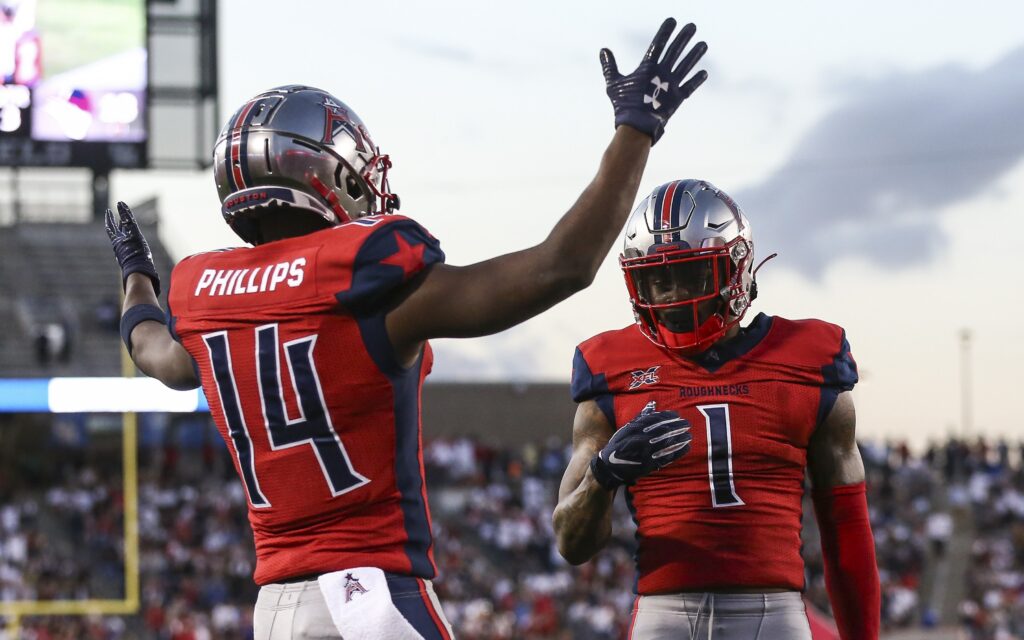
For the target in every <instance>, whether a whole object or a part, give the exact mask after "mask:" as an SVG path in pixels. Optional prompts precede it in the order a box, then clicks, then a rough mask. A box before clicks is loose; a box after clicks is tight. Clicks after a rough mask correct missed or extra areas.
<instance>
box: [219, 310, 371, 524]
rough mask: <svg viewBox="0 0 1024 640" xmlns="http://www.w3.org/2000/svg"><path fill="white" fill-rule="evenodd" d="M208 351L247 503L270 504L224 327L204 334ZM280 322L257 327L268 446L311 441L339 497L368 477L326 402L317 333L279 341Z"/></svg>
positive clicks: (257, 363) (259, 505) (329, 482)
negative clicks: (292, 401) (290, 392)
mask: <svg viewBox="0 0 1024 640" xmlns="http://www.w3.org/2000/svg"><path fill="white" fill-rule="evenodd" d="M203 342H205V343H206V349H207V351H208V352H209V354H210V364H211V365H212V367H213V377H214V380H215V381H216V383H217V393H218V395H219V396H220V404H221V407H222V409H223V411H224V419H225V421H226V422H227V425H228V431H229V432H230V434H231V442H232V444H233V445H234V448H235V456H236V457H237V458H238V468H239V469H240V470H241V474H242V481H243V482H244V483H245V490H246V492H247V493H248V494H249V503H250V504H252V506H253V507H256V508H265V507H269V506H270V501H269V500H267V497H266V496H265V495H264V494H263V490H262V489H261V488H260V483H259V479H258V478H257V477H256V460H255V452H254V450H253V446H252V438H250V437H249V427H248V426H247V425H246V423H245V415H244V413H243V412H242V406H241V401H240V400H239V396H238V386H237V384H236V383H235V373H234V370H233V369H232V366H231V362H232V360H231V348H230V346H229V345H228V335H227V332H226V331H218V332H216V333H208V334H206V335H204V336H203ZM278 345H279V342H278V335H277V325H276V324H268V325H264V326H262V327H258V328H257V329H256V367H257V370H256V371H257V379H258V381H259V391H260V400H261V404H262V405H263V406H262V410H263V424H264V427H265V428H266V430H267V438H268V440H269V442H270V448H271V449H273V450H274V451H277V450H279V449H287V448H289V447H297V446H303V445H308V446H309V447H310V448H312V450H313V453H314V454H315V456H316V460H317V462H318V463H319V465H320V470H321V471H322V472H323V474H324V480H326V481H327V486H328V488H329V489H330V490H331V495H334V496H339V495H341V494H343V493H347V492H349V491H351V490H353V489H355V488H357V487H361V486H363V485H364V484H366V483H367V482H369V480H368V479H367V478H366V477H364V476H362V475H360V474H359V473H358V472H357V471H356V470H355V469H354V468H353V467H352V463H351V461H349V459H348V452H347V451H345V445H343V444H342V443H341V439H340V438H339V437H338V434H337V432H336V431H335V430H334V425H333V424H331V417H330V414H329V413H328V411H327V405H326V403H325V402H324V395H323V388H322V387H321V386H320V377H319V376H318V375H317V372H316V366H315V364H314V363H313V346H314V345H316V335H311V336H306V337H304V338H299V339H297V340H291V341H289V342H286V343H284V344H283V345H280V347H279V346H278ZM281 348H283V349H284V354H285V357H286V359H287V361H288V370H289V372H290V373H291V379H292V387H293V389H294V390H295V396H296V400H297V404H298V407H299V417H298V418H289V417H288V413H287V409H286V408H285V404H284V388H283V385H282V384H281V363H280V356H279V353H280V349H281Z"/></svg>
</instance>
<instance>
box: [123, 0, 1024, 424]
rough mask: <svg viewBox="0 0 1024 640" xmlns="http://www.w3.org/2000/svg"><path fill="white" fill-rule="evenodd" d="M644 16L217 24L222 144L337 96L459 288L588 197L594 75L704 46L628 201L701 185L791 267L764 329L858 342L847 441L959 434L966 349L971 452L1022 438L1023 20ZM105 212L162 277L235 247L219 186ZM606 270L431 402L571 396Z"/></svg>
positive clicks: (444, 5) (458, 364)
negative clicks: (459, 271)
mask: <svg viewBox="0 0 1024 640" xmlns="http://www.w3.org/2000/svg"><path fill="white" fill-rule="evenodd" d="M634 4H636V3H634ZM643 5H644V6H643V7H642V8H636V7H630V8H628V9H627V8H626V4H624V3H622V2H563V3H553V2H519V3H508V4H507V5H506V6H492V5H491V3H480V2H450V1H447V0H437V1H435V2H431V3H416V4H413V3H398V2H395V3H348V2H329V1H327V0H297V1H296V2H293V3H289V4H288V10H282V6H281V4H280V3H278V2H272V1H269V0H249V1H247V2H244V3H242V2H237V3H236V2H224V3H222V15H221V16H220V26H221V40H220V54H221V59H220V64H221V67H220V70H221V112H222V113H221V116H222V120H223V119H226V118H227V116H228V115H229V114H230V113H231V112H232V111H233V110H234V109H235V108H237V107H238V106H239V105H240V104H241V103H242V102H243V101H245V100H246V99H247V98H249V97H251V96H252V95H253V94H256V93H258V92H260V91H262V90H264V89H266V88H269V87H273V86H276V85H281V84H290V83H305V84H311V85H314V86H320V87H322V88H324V89H327V90H329V91H331V92H332V93H334V94H335V95H336V96H338V97H339V98H341V99H342V100H343V101H345V102H347V103H348V104H349V106H351V107H352V108H353V109H354V110H355V111H356V112H357V113H358V114H359V115H360V116H361V117H362V119H363V120H364V121H365V122H366V124H367V126H368V127H369V130H370V132H371V133H372V135H373V137H374V139H375V140H376V142H377V143H378V144H380V146H381V148H382V150H384V151H385V152H387V153H389V154H391V157H392V159H393V161H394V162H395V168H394V170H393V174H392V185H393V187H394V188H395V190H396V191H397V192H398V193H400V194H401V196H402V203H403V207H402V213H404V214H407V215H410V216H412V217H415V218H416V219H417V220H419V221H420V222H421V223H422V224H423V225H424V226H426V227H427V228H428V229H430V230H431V231H432V232H433V233H434V234H435V235H436V236H437V237H438V238H439V239H440V240H441V243H442V247H443V248H444V249H445V251H446V253H447V255H448V261H449V262H450V263H452V264H468V263H471V262H475V261H477V260H481V259H484V258H487V257H490V256H493V255H496V254H498V253H504V252H508V251H513V250H517V249H520V248H524V247H526V246H529V245H531V244H533V243H536V242H539V241H540V240H542V239H543V238H544V236H545V235H546V234H547V233H548V231H549V230H550V228H551V226H552V225H553V224H554V223H555V222H556V221H557V220H558V218H559V216H560V215H561V214H562V213H563V212H564V211H565V210H566V209H567V208H568V207H569V206H570V205H571V204H572V202H573V200H574V199H575V197H576V195H577V194H578V193H579V191H580V190H581V189H582V188H583V187H584V186H585V185H586V183H587V182H588V181H589V179H590V177H591V176H592V175H593V172H594V170H595V168H596V166H597V161H598V159H599V157H600V154H601V152H602V151H603V149H604V147H605V145H606V144H607V142H608V141H609V139H610V137H611V133H612V124H611V123H612V113H611V107H610V105H609V103H608V100H607V98H606V97H605V95H604V84H603V79H602V77H601V72H600V66H599V64H598V61H597V52H598V50H599V49H600V48H601V47H602V46H608V47H610V48H612V50H613V51H614V52H615V54H616V57H617V58H618V61H619V66H620V68H622V69H626V68H630V69H631V68H632V67H633V66H635V64H636V62H638V60H639V58H640V56H641V54H642V52H643V50H644V48H645V47H646V46H647V44H648V42H649V41H650V37H651V35H652V34H653V32H654V31H655V30H656V28H657V26H658V25H659V24H660V22H661V20H662V19H663V18H664V17H666V16H668V15H673V16H674V17H676V18H677V19H678V20H679V21H680V23H684V22H686V21H693V22H695V23H696V24H697V29H698V31H697V37H698V38H702V39H705V40H706V41H707V42H708V45H709V51H708V54H707V55H706V56H705V58H704V61H703V65H702V66H703V67H704V68H706V69H707V70H708V72H709V73H710V78H709V80H708V81H707V83H706V84H705V85H704V86H703V87H702V88H701V89H700V90H699V91H698V92H697V93H696V94H695V95H694V96H693V97H692V98H691V99H690V100H689V101H687V102H686V103H685V104H684V105H683V106H682V108H681V110H680V111H679V112H678V113H677V114H676V116H675V117H674V119H673V120H672V121H671V122H670V124H669V126H668V129H667V132H666V134H665V137H664V138H663V140H662V141H661V142H660V143H659V144H658V145H657V146H656V147H655V149H654V150H653V153H652V157H651V161H650V163H649V165H648V170H647V173H646V174H645V178H644V182H643V184H642V187H641V194H640V195H643V194H644V193H646V192H648V191H650V190H651V189H652V188H654V187H655V186H656V185H658V184H660V183H662V182H665V181H668V180H672V179H676V178H703V179H707V180H710V181H711V182H713V183H715V184H716V185H717V186H718V187H720V188H722V189H724V190H726V191H727V192H729V193H730V194H731V195H733V196H734V197H735V198H736V199H737V200H738V202H739V204H740V206H741V207H742V208H743V209H744V211H745V212H746V214H747V216H748V217H749V218H750V220H751V223H752V225H753V228H754V237H755V243H756V247H757V253H758V255H759V256H761V257H763V256H766V255H768V254H769V253H772V252H774V251H778V252H779V253H780V257H779V258H777V259H776V260H774V261H772V262H770V263H769V264H768V265H767V266H766V267H765V268H764V269H763V270H762V271H761V273H760V274H759V284H760V291H761V297H760V298H759V299H758V301H757V302H756V303H755V306H754V310H755V311H765V312H768V313H772V314H776V315H782V316H786V317H790V318H800V317H820V318H823V319H826V320H829V321H832V322H836V323H838V324H841V325H843V326H844V327H845V328H846V329H847V334H848V336H849V339H850V342H851V344H852V347H853V352H854V354H855V356H856V357H857V360H858V362H859V364H860V367H861V373H862V383H861V384H860V385H859V386H858V387H857V389H856V391H855V398H856V401H857V407H858V414H859V417H860V420H859V425H858V429H859V431H860V432H861V433H862V434H864V435H867V436H875V437H884V436H903V435H907V436H910V437H912V438H913V439H914V440H915V441H917V442H923V441H924V440H925V439H926V438H928V437H930V436H938V435H942V434H945V433H947V432H949V431H951V430H952V431H955V432H957V431H958V430H959V429H960V428H961V426H962V425H961V423H962V418H961V402H960V379H959V374H960V346H959V341H958V340H959V338H958V335H959V332H960V330H961V329H962V328H969V329H971V331H972V333H973V350H972V357H971V365H972V372H973V412H972V418H971V421H972V423H973V430H974V432H979V431H984V432H988V433H1008V434H1011V435H1012V436H1013V437H1014V438H1015V439H1016V438H1017V437H1018V433H1024V429H1022V428H1024V425H1022V424H1021V422H1022V420H1021V418H1019V417H1018V415H1017V414H1016V413H1015V412H1013V411H1011V407H1012V406H1013V405H1012V400H1011V399H1012V397H1013V396H1014V395H1015V392H1016V384H1015V382H1014V381H1015V380H1016V374H1017V372H1018V369H1019V364H1018V363H1020V362H1022V361H1024V346H1022V344H1021V341H1020V339H1019V337H1018V336H1019V334H1020V320H1021V311H1022V307H1024V293H1022V292H1024V285H1022V283H1021V279H1022V276H1024V267H1022V263H1021V258H1020V256H1021V255H1022V254H1024V251H1022V250H1021V248H1020V246H1019V245H1020V244H1021V242H1022V238H1024V216H1022V210H1024V166H1022V163H1021V162H1020V160H1021V156H1022V154H1024V125H1022V124H1021V113H1022V112H1024V31H1021V29H1020V25H1021V24H1024V4H1021V3H1015V2H1009V1H1005V2H990V3H984V2H980V3H975V4H973V5H972V7H970V8H968V7H967V6H966V4H965V3H963V2H956V3H953V2H927V3H925V2H904V3H889V2H884V3H883V2H877V1H871V2H862V3H856V4H845V5H837V4H836V3H815V4H811V3H806V2H791V1H786V2H781V1H775V2H772V3H753V2H749V3H748V2H731V3H721V2H712V1H702V2H687V3H668V2H645V3H643ZM212 143H213V141H212V140H211V148H212ZM113 187H114V191H113V195H114V197H115V198H124V199H128V200H129V201H131V200H132V199H140V200H141V199H144V198H146V197H149V196H152V195H153V194H154V192H156V193H158V194H159V196H160V198H161V211H162V213H163V216H164V218H163V222H162V224H163V231H162V233H163V239H164V241H165V242H166V243H167V244H168V246H169V247H170V248H171V250H172V252H173V253H174V254H175V255H176V257H182V256H184V255H187V254H189V253H193V252H196V251H201V250H206V249H210V248H214V247H219V246H225V245H232V244H237V243H238V241H237V240H236V239H235V237H234V236H233V235H232V234H231V232H230V231H229V230H228V229H227V227H226V225H224V224H223V222H222V221H221V219H220V214H219V203H218V201H217V198H216V192H215V189H214V186H213V179H212V176H211V175H207V174H190V173H177V174H163V173H161V174H157V175H156V176H154V175H153V174H151V173H150V174H140V173H126V174H119V175H117V176H115V181H114V185H113ZM617 254H618V247H616V248H615V250H614V251H613V252H612V254H610V255H609V257H608V260H607V261H606V263H605V265H604V267H603V268H602V271H601V273H600V274H599V276H598V279H597V281H596V282H595V284H594V285H593V286H592V287H591V288H590V289H588V290H587V291H585V292H583V293H581V294H578V295H577V296H575V297H573V298H571V299H570V300H568V301H566V302H564V303H562V304H561V305H559V306H558V307H556V308H555V309H553V310H552V311H550V312H548V313H547V314H545V315H543V316H540V317H538V318H536V319H534V320H532V321H530V322H528V323H526V324H525V325H523V326H521V327H518V328H516V329H513V330H511V331H508V332H505V333H503V334H500V335H497V336H493V337H490V338H484V339H478V340H463V341H454V340H442V341H437V342H436V343H435V349H436V352H437V360H436V365H435V370H434V375H433V378H436V379H441V378H444V379H466V380H479V379H494V380H505V379H514V380H527V381H528V380H546V381H550V380H560V381H565V380H567V379H568V376H569V372H570V368H571V360H572V353H573V348H574V346H575V345H576V344H577V343H578V342H579V341H581V340H584V339H586V338H587V337H589V336H590V335H592V334H594V333H597V332H599V331H602V330H605V329H611V328H618V327H621V326H624V325H626V324H627V323H629V322H631V321H632V315H631V313H630V310H629V304H628V299H627V296H626V291H625V287H624V285H623V283H622V276H621V272H620V271H619V269H618V266H617V264H616V261H615V256H616V255H617ZM567 429H568V425H567Z"/></svg>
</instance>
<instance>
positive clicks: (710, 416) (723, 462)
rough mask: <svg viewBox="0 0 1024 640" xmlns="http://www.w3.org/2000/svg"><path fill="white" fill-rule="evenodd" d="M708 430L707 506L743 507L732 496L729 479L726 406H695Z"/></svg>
mask: <svg viewBox="0 0 1024 640" xmlns="http://www.w3.org/2000/svg"><path fill="white" fill-rule="evenodd" d="M697 411H700V412H701V414H703V416H704V421H705V423H706V425H707V430H708V477H709V479H710V481H711V504H712V505H713V506H714V507H716V508H717V507H738V506H740V505H742V504H745V503H744V502H743V500H741V499H740V497H739V495H737V494H736V485H735V483H734V482H733V478H732V424H731V423H730V421H729V405H727V404H705V405H700V406H698V407H697Z"/></svg>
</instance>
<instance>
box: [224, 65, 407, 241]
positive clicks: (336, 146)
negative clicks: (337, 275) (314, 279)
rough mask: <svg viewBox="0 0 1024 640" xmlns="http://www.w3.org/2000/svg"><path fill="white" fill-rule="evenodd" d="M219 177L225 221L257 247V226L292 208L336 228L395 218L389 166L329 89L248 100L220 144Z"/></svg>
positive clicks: (288, 89)
mask: <svg viewBox="0 0 1024 640" xmlns="http://www.w3.org/2000/svg"><path fill="white" fill-rule="evenodd" d="M213 158H214V177H215V179H216V181H217V194H218V195H219V196H220V199H221V212H222V213H223V215H224V220H225V221H227V223H228V224H229V225H231V228H232V229H233V230H234V231H235V233H237V234H238V235H239V236H240V237H241V238H242V239H243V240H245V241H246V242H250V243H252V244H258V243H259V242H260V238H259V232H258V229H259V227H258V225H257V224H255V222H254V220H255V218H257V217H258V216H259V215H260V214H261V213H263V212H266V211H267V210H268V205H274V207H275V208H282V207H292V208H295V209H297V210H300V211H303V212H309V213H312V214H315V215H316V216H319V217H320V218H322V219H323V220H324V221H325V222H326V223H327V224H328V225H337V224H342V223H344V222H348V221H349V220H353V219H355V218H360V217H362V216H366V215H370V214H373V213H391V212H392V211H394V210H395V209H397V208H398V206H399V200H398V196H397V195H395V194H393V193H391V192H390V191H389V189H388V180H387V174H388V169H390V168H391V160H390V159H389V158H388V156H386V155H382V154H381V153H380V151H379V150H378V148H377V145H375V144H374V143H373V140H372V139H371V138H370V134H369V132H368V131H367V130H366V126H365V125H364V124H363V121H362V120H360V119H359V116H357V115H356V114H355V112H353V111H352V110H351V109H349V108H348V107H347V106H346V105H345V103H343V102H342V101H340V100H338V99H337V98H335V97H334V96H332V95H331V94H329V93H327V92H326V91H321V90H320V89H314V88H313V87H305V86H301V85H288V86H284V87H277V88H275V89H271V90H270V91H266V92H264V93H261V94H259V95H258V96H256V97H254V98H252V99H251V100H249V101H247V102H246V103H245V104H244V105H242V107H241V108H240V109H239V110H238V111H236V112H235V114H234V115H233V116H231V119H230V120H228V123H227V125H226V126H225V127H224V129H223V131H221V133H220V136H219V137H218V138H217V144H216V146H215V147H214V151H213Z"/></svg>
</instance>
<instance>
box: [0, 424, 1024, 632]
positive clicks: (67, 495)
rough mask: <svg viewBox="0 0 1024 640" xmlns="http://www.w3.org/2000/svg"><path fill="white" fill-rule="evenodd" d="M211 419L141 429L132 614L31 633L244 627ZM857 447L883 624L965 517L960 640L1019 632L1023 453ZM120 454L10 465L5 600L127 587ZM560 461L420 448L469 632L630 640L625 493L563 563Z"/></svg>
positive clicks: (451, 590) (810, 560) (461, 623)
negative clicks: (558, 537) (579, 557)
mask: <svg viewBox="0 0 1024 640" xmlns="http://www.w3.org/2000/svg"><path fill="white" fill-rule="evenodd" d="M206 420H207V418H206V417H205V416H186V417H183V418H181V417H177V418H170V417H167V416H152V417H150V418H149V419H148V421H146V422H144V424H143V432H144V433H143V438H142V441H143V442H142V447H141V448H140V478H139V500H138V509H139V511H138V513H139V518H138V523H139V537H140V558H139V569H140V576H141V585H140V602H141V613H140V615H138V616H127V617H119V616H92V617H75V616H66V617H25V618H22V619H21V620H20V621H19V622H20V624H21V629H22V637H24V638H28V639H30V640H58V639H65V638H68V639H70V638H85V639H96V640H115V639H119V638H133V637H142V638H154V639H159V640H214V639H218V640H220V639H223V640H229V639H243V638H248V637H251V625H252V603H253V602H254V601H255V596H256V591H257V590H256V587H255V585H254V584H253V583H252V580H251V574H252V570H253V554H252V541H251V533H250V531H249V527H248V524H247V521H246V512H245V497H244V494H243V493H242V490H241V485H240V483H239V482H238V480H237V478H236V477H235V474H234V469H233V468H232V466H231V462H230V459H229V458H228V457H227V454H226V451H225V450H224V448H223V447H222V446H221V445H220V443H219V440H218V439H217V436H216V433H215V432H214V430H213V428H212V427H211V426H209V425H207V424H206ZM56 429H57V427H56V426H55V427H54V430H55V432H56ZM146 429H149V432H148V433H150V435H149V436H148V437H147V436H146V435H145V434H146V433H147V431H146ZM862 452H863V456H864V460H865V465H866V468H867V471H868V483H869V486H870V497H869V499H870V505H871V514H872V524H873V527H874V533H875V536H876V543H877V549H878V561H879V569H880V575H881V579H882V591H883V610H882V612H883V624H884V627H885V628H888V629H894V628H901V627H929V626H933V625H936V624H938V622H939V620H940V608H941V607H942V605H943V602H948V600H943V595H945V592H939V593H937V592H936V588H937V585H940V584H944V583H943V577H945V578H946V580H945V583H955V582H956V574H957V569H956V566H957V565H956V563H955V562H954V560H955V554H953V553H951V547H950V545H951V544H952V542H953V541H954V540H955V537H954V536H953V531H954V528H960V527H969V528H970V529H969V530H970V531H977V532H979V533H978V534H977V535H976V537H975V538H974V541H973V547H971V548H970V553H969V558H968V559H967V560H966V561H965V562H962V563H961V564H963V565H964V568H963V571H962V572H960V573H962V574H965V576H964V582H965V584H963V585H960V590H959V591H957V592H955V594H954V595H955V596H956V595H958V594H962V596H963V597H962V600H961V604H960V606H959V610H958V617H959V624H960V625H961V629H962V633H963V634H964V635H965V637H968V638H970V639H971V640H982V639H986V638H993V639H995V638H1000V639H1002V638H1015V637H1024V597H1022V595H1021V594H1024V551H1022V550H1024V469H1022V467H1021V464H1020V460H1021V458H1022V457H1024V447H1022V449H1021V450H1015V451H1011V449H1010V447H1009V446H1008V445H1007V444H1005V443H997V444H990V443H987V442H985V441H984V440H980V439H979V440H978V441H976V442H973V443H971V444H970V445H967V444H965V443H963V442H961V441H957V440H951V441H949V442H948V443H945V444H943V445H941V446H940V445H935V446H932V447H930V448H928V449H927V451H926V452H925V453H924V454H923V455H914V454H912V453H911V451H910V450H909V449H908V448H907V447H906V446H905V445H895V446H892V445H885V444H881V445H874V444H871V445H867V446H864V447H863V448H862ZM116 453H117V451H116V448H115V449H113V450H111V451H109V452H107V453H106V454H93V455H90V456H88V457H86V456H84V455H82V454H81V452H80V451H77V450H76V449H75V447H64V448H60V447H57V448H56V449H52V450H50V451H46V452H42V453H41V455H46V456H48V457H49V458H50V459H51V460H50V461H51V462H52V464H51V465H49V469H51V470H52V471H51V472H49V474H50V477H49V481H48V482H47V483H42V484H40V483H39V482H38V480H34V481H32V482H26V481H23V480H17V479H16V478H15V474H14V473H13V472H8V473H4V472H3V471H0V474H3V475H0V534H2V535H0V599H3V600H13V599H40V600H45V599H117V598H121V597H122V595H123V593H124V587H125V585H124V568H123V567H124V547H123V544H122V540H123V538H122V535H123V515H124V503H123V495H122V483H121V470H120V458H119V457H118V455H114V454H116ZM567 455H568V449H567V447H566V446H565V444H564V442H563V441H561V440H558V439H552V440H551V441H549V442H546V443H541V444H534V445H527V446H525V447H522V448H516V449H512V448H495V447H491V446H486V445H484V444H481V443H479V442H475V441H472V440H469V439H455V440H434V441H431V442H428V443H427V445H426V447H425V464H426V470H427V476H428V486H429V488H430V494H431V495H430V499H431V506H432V509H433V514H434V520H433V522H434V528H435V535H436V545H435V553H436V559H437V563H438V566H439V567H440V569H441V575H440V576H439V577H438V579H437V580H436V582H435V586H436V589H437V593H438V595H439V597H440V599H441V601H442V602H443V604H444V607H445V611H446V613H447V615H448V617H449V619H450V621H451V623H452V625H453V627H454V629H455V631H456V634H457V636H458V637H459V638H462V639H465V640H478V639H479V640H482V639H485V638H486V639H496V640H501V639H511V638H535V639H556V638H557V639H562V638H565V639H570V638H579V639H587V638H592V639H609V640H610V639H613V638H621V637H623V636H624V634H625V632H626V629H627V628H628V625H629V614H630V610H631V607H632V603H633V594H632V588H633V579H634V570H633V559H632V547H633V536H634V527H633V525H632V521H631V518H630V516H629V513H628V511H627V510H626V508H625V506H624V501H623V500H621V499H618V500H617V501H616V511H615V524H614V536H613V539H612V541H611V542H610V544H609V546H608V548H607V549H606V550H605V551H604V552H602V553H601V554H600V555H599V556H598V557H597V558H596V559H595V560H593V561H591V562H589V563H587V564H585V565H583V566H581V567H571V566H569V565H568V564H566V563H565V562H564V561H563V560H562V559H561V558H560V557H559V555H558V553H557V551H556V549H555V546H554V542H553V535H552V531H551V524H550V516H551V511H552V508H553V506H554V502H555V499H556V492H557V484H558V481H559V479H560V477H561V474H562V471H563V470H564V468H565V464H566V461H567ZM58 470H59V471H58ZM38 473H41V474H43V475H46V474H47V472H45V471H39V472H38ZM807 506H808V512H807V514H806V515H805V545H804V556H805V559H806V563H807V593H806V595H807V599H808V601H809V602H810V603H811V604H813V605H814V606H815V607H817V608H819V609H821V610H823V611H827V610H828V599H827V594H826V592H825V588H824V578H823V575H822V563H821V555H820V546H819V545H818V543H817V532H816V530H815V528H814V522H813V517H812V515H811V510H810V509H809V500H808V504H807ZM954 523H955V526H954ZM967 540H970V538H969V537H968V538H967ZM967 544H970V543H969V542H968V543H967ZM943 571H945V572H946V573H945V574H942V573H941V572H943ZM943 588H945V589H956V588H958V587H957V585H956V584H952V586H949V585H945V586H944V587H943Z"/></svg>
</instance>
